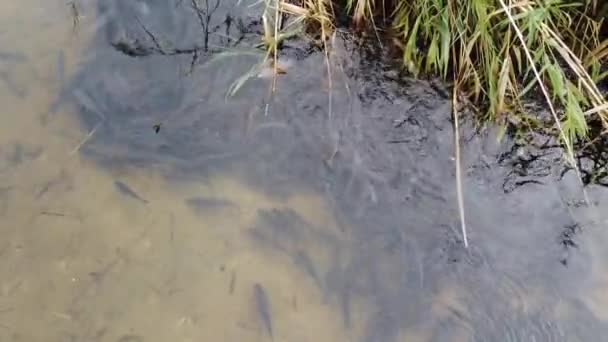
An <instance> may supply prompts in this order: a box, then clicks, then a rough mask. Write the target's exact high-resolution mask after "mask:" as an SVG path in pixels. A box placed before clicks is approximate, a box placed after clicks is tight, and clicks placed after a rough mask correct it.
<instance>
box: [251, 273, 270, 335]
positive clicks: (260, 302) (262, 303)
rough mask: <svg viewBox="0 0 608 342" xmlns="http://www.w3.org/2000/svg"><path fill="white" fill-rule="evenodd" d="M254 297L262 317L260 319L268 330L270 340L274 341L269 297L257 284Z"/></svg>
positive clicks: (254, 288) (254, 287)
mask: <svg viewBox="0 0 608 342" xmlns="http://www.w3.org/2000/svg"><path fill="white" fill-rule="evenodd" d="M253 296H254V299H255V306H256V310H257V312H258V314H259V315H260V319H261V320H262V324H263V325H264V328H265V329H266V333H267V334H268V336H269V337H270V339H273V333H272V318H271V317H270V301H269V300H268V295H266V290H264V288H263V287H262V285H260V284H258V283H256V284H255V285H254V286H253Z"/></svg>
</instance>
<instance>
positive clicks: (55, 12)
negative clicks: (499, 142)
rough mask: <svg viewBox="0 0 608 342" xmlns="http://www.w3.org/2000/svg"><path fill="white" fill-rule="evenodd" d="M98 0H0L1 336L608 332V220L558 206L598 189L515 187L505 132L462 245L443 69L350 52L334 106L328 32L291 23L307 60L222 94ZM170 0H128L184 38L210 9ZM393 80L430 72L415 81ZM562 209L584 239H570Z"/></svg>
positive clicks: (483, 175)
mask: <svg viewBox="0 0 608 342" xmlns="http://www.w3.org/2000/svg"><path fill="white" fill-rule="evenodd" d="M95 3H96V2H95V1H87V2H85V1H83V2H75V4H76V5H77V6H79V7H78V9H79V11H80V12H79V13H78V15H79V18H78V20H77V24H78V26H77V29H76V30H75V28H74V23H75V21H74V18H73V17H72V15H73V14H74V13H73V12H72V11H71V7H70V6H66V5H65V4H64V3H63V2H61V1H42V0H29V1H26V2H25V3H24V2H17V1H13V0H10V1H5V2H3V3H2V4H0V18H1V20H0V23H1V24H0V42H2V44H1V47H0V100H1V101H2V104H3V112H5V113H6V114H5V115H4V116H3V121H2V125H0V236H2V238H1V239H0V340H2V341H5V340H6V341H120V342H129V341H130V342H133V341H171V340H179V341H201V340H202V341H207V340H209V341H269V340H274V341H416V342H417V341H597V340H601V338H602V336H604V335H605V333H606V332H608V322H607V320H608V311H607V310H606V307H608V306H607V305H606V304H608V297H607V296H606V292H605V289H606V287H607V286H608V277H607V274H608V270H607V269H606V263H605V260H607V259H606V253H608V249H607V248H606V247H605V246H607V245H608V244H606V243H604V242H606V240H607V238H608V235H607V233H606V232H605V231H604V230H602V229H601V227H602V226H604V224H603V222H602V221H600V222H595V223H594V224H588V225H585V226H586V227H587V228H585V229H584V230H583V231H582V232H579V231H578V230H573V229H570V230H568V229H569V228H568V227H572V225H573V223H574V224H576V223H578V222H588V221H589V213H588V211H586V210H584V209H580V208H579V209H577V208H573V207H571V206H569V205H567V204H564V203H566V202H568V201H570V200H573V199H575V198H574V197H576V194H578V193H577V192H576V191H567V189H566V190H564V189H562V188H560V187H559V186H561V185H559V186H558V185H557V183H555V182H549V185H547V186H543V187H540V186H539V187H538V188H534V189H533V190H530V189H531V188H521V189H516V190H515V191H512V192H510V193H509V194H505V193H504V192H503V189H502V182H501V181H497V179H501V177H504V175H505V174H508V170H507V171H505V170H503V169H500V168H499V166H498V164H497V163H494V162H491V163H490V164H491V165H490V166H492V167H489V166H488V165H489V164H488V163H487V162H486V164H484V163H483V162H484V161H487V159H488V158H490V157H489V156H492V155H494V154H497V153H494V152H496V151H494V152H488V151H490V150H492V148H494V149H496V147H489V146H488V145H489V144H490V143H488V142H487V141H483V140H482V139H476V140H475V139H474V140H473V141H471V142H470V143H469V145H468V147H467V149H468V151H469V152H468V153H469V154H468V157H467V158H468V160H467V163H468V166H469V168H468V170H469V172H468V175H469V176H468V177H469V178H468V179H467V180H466V182H465V183H467V198H468V199H467V208H468V210H469V212H470V215H469V216H470V227H471V229H472V232H471V233H472V235H471V242H472V247H471V248H470V249H469V250H464V249H463V248H462V243H461V241H460V238H459V236H458V234H457V230H456V229H455V227H456V226H454V224H453V223H454V222H457V220H456V218H457V217H456V216H455V211H454V209H453V185H452V180H453V174H452V169H451V167H452V164H451V163H450V162H449V156H450V153H451V145H450V139H451V136H450V135H449V129H450V126H449V120H448V119H447V118H449V116H448V115H449V107H445V105H444V102H445V101H444V100H442V99H440V98H439V97H438V95H437V94H436V93H435V92H432V91H429V90H427V88H425V87H424V86H423V85H421V84H414V85H413V87H412V85H411V84H410V85H403V84H398V85H397V86H396V87H395V86H394V85H392V83H390V82H389V81H388V79H390V77H389V78H387V79H385V81H386V82H387V83H386V84H387V85H382V84H378V83H374V82H376V81H377V80H378V78H375V77H376V76H374V75H373V74H374V73H375V71H374V70H377V68H378V65H375V64H373V63H371V64H366V63H370V62H369V61H368V60H366V59H365V58H363V57H360V56H359V57H357V55H353V56H352V57H351V55H350V54H348V53H345V54H344V55H343V56H341V57H340V58H345V59H346V60H343V62H344V63H343V64H341V65H342V67H343V70H342V71H343V73H342V74H340V76H339V75H336V79H335V80H334V84H337V85H336V89H335V93H334V96H335V101H336V104H335V105H334V108H335V113H333V115H334V119H331V120H328V119H327V116H326V113H325V112H324V108H325V107H326V106H327V97H326V94H325V93H323V94H322V95H323V96H318V94H319V89H318V88H319V87H318V84H321V83H322V81H323V79H324V76H323V75H322V73H321V72H317V70H318V68H315V67H314V66H315V65H322V63H320V62H322V56H319V55H314V54H313V55H307V54H306V53H302V51H303V50H302V49H300V47H295V48H292V50H289V49H290V48H289V47H287V48H286V49H287V50H288V52H287V53H288V54H290V57H292V58H294V59H295V60H298V62H297V63H300V64H299V65H300V69H298V68H295V67H294V68H293V69H294V70H293V71H292V70H291V69H290V71H289V73H288V75H285V79H289V77H292V80H291V81H292V82H294V80H295V79H300V80H301V83H299V84H300V85H299V86H293V89H292V88H290V86H285V84H289V83H281V84H282V85H283V86H284V87H285V89H284V90H282V91H281V92H279V93H278V94H277V96H276V99H275V102H273V106H272V110H271V111H270V112H269V113H266V114H265V115H264V114H262V115H260V112H259V111H256V109H255V108H254V109H253V110H252V109H251V108H252V107H254V106H252V103H254V102H255V103H256V104H258V103H259V101H258V99H259V98H260V97H258V95H259V94H258V93H265V92H266V90H267V89H266V85H265V84H263V86H261V87H259V89H261V90H259V89H258V88H256V87H255V86H253V87H250V88H245V89H244V90H243V94H241V95H240V97H237V98H235V99H234V101H232V102H228V103H227V102H225V101H224V95H225V89H226V88H227V86H228V85H229V78H228V77H226V75H223V74H222V71H218V70H217V69H204V70H203V69H201V70H203V71H200V72H199V73H198V74H197V73H194V74H193V75H192V77H191V78H189V79H184V78H183V77H182V76H181V75H183V73H178V71H183V70H186V69H188V68H187V66H189V65H190V64H191V62H192V61H191V60H190V57H191V56H177V57H175V58H176V59H168V58H165V57H166V56H151V57H150V59H142V60H138V59H133V58H132V57H131V56H128V57H127V56H120V55H119V54H118V53H117V52H116V51H115V50H114V48H112V47H111V44H108V40H109V41H110V43H111V42H112V39H118V38H121V37H122V38H124V34H125V32H127V33H129V32H131V31H129V30H131V29H134V28H133V27H132V25H134V24H133V22H132V21H128V20H125V21H121V20H119V19H116V18H122V17H120V14H121V13H131V12H130V11H131V10H132V9H133V8H132V7H129V6H131V5H124V4H123V3H120V5H115V4H117V3H119V2H115V1H107V2H105V3H103V4H102V5H100V6H94V4H95ZM178 3H181V2H178ZM184 3H185V2H184ZM113 4H114V5H113ZM167 4H168V2H160V1H140V2H137V6H139V7H137V8H138V9H137V11H136V12H134V13H136V14H138V15H142V16H147V17H146V18H147V19H146V20H147V21H145V22H146V23H147V24H151V23H156V24H157V26H155V27H154V29H156V30H160V31H162V30H163V29H164V30H166V32H165V33H167V34H166V36H165V39H167V40H171V39H173V40H175V39H178V38H183V40H184V46H177V47H173V49H186V48H187V47H188V46H191V47H192V46H198V45H197V44H198V43H197V42H198V40H197V39H199V38H198V37H199V36H198V35H199V34H200V31H199V29H200V28H199V27H197V26H196V25H197V24H196V22H194V24H191V23H190V22H189V21H186V20H184V18H183V16H185V15H186V14H187V15H190V16H192V12H191V11H192V8H188V7H184V8H183V9H178V8H180V7H178V6H177V3H176V4H174V5H175V6H174V7H173V5H171V6H169V5H167ZM87 6H88V7H87ZM113 6H114V7H113ZM121 6H123V7H121ZM227 8H229V9H230V10H234V11H236V12H237V13H240V15H242V16H241V17H242V18H244V20H245V19H247V18H248V17H247V16H246V15H243V10H242V9H241V10H240V12H239V10H236V9H235V8H238V7H234V8H233V7H230V6H228V7H227ZM221 10H224V11H225V10H226V9H225V8H224V9H222V8H220V11H221ZM97 11H99V12H97ZM104 11H105V12H104ZM172 11H174V12H172ZM99 13H102V14H103V15H104V16H103V17H101V19H100V17H98V16H97V14H99ZM193 18H194V19H196V17H193ZM123 19H124V18H123ZM161 19H162V23H163V24H160V23H161V21H160V20H161ZM250 19H251V18H249V20H250ZM155 20H157V22H155ZM221 20H225V16H223V17H222V18H221ZM163 25H167V26H166V27H164V26H163ZM218 25H226V21H223V22H218ZM243 25H246V24H243ZM167 27H168V28H167ZM249 27H250V29H249V31H247V30H242V31H241V33H242V34H246V33H247V32H249V33H250V32H251V31H255V27H256V24H255V23H249ZM137 29H139V28H137ZM193 32H194V33H193ZM226 32H228V33H229V34H234V32H232V31H230V28H226ZM230 32H232V33H230ZM243 32H245V33H243ZM126 36H129V34H126ZM100 37H101V38H100ZM245 40H246V39H245ZM226 41H230V40H229V39H227V38H226V37H221V39H220V38H217V37H216V38H210V39H209V41H208V43H209V46H210V47H213V46H214V45H213V44H219V43H220V42H226ZM189 42H192V44H190V45H188V44H187V43H189ZM337 44H340V43H339V42H338V43H337ZM344 44H347V43H344ZM186 45H188V46H186ZM140 48H142V47H140ZM337 50H338V52H337V54H339V53H340V50H339V49H337ZM149 52H150V51H149ZM152 52H154V51H151V52H150V53H152ZM343 52H344V51H343ZM346 52H348V51H346ZM351 52H352V51H351ZM156 53H158V51H156ZM161 57H162V58H161ZM182 57H183V58H182ZM201 58H202V57H201ZM357 58H361V60H359V61H357ZM176 61H177V62H176ZM356 62H358V63H360V64H362V65H363V68H362V69H353V68H354V67H353V65H354V64H357V63H356ZM244 65H246V63H244V62H243V61H241V60H237V61H235V62H234V64H230V65H229V66H231V68H232V67H233V68H234V69H239V68H241V67H243V66H244ZM185 66H186V67H185ZM161 67H164V68H161ZM184 68H185V69H184ZM349 68H351V69H349ZM338 69H339V68H338ZM311 70H312V71H311ZM353 70H356V72H353ZM366 70H367V71H366ZM368 73H369V74H368ZM176 75H180V76H179V77H178V76H176ZM197 75H198V76H197ZM232 76H234V75H231V77H232ZM230 79H233V78H230ZM210 80H211V81H212V82H210ZM258 81H259V80H258ZM340 82H350V85H349V86H345V87H340ZM211 83H213V86H210V84H211ZM254 84H256V83H254ZM258 84H259V83H258ZM294 84H295V83H294ZM71 87H72V88H71ZM401 87H405V88H407V89H412V88H416V87H418V89H413V90H412V92H411V94H412V95H411V96H413V97H415V99H411V98H408V96H404V95H399V94H401V93H399V91H397V90H395V88H397V89H401ZM408 87H409V88H408ZM66 89H68V90H69V91H66ZM193 90H195V91H193ZM66 93H67V94H69V95H70V96H72V97H73V98H75V100H74V103H70V102H69V101H67V100H66V98H67V99H69V98H70V96H65V94H66ZM353 93H356V94H353ZM354 95H358V96H354ZM262 97H263V96H262ZM438 98H439V99H438ZM58 99H59V101H60V102H61V101H63V102H62V103H61V104H58ZM252 99H255V100H252ZM353 99H354V100H353ZM203 102H204V106H203V105H201V103H203ZM262 107H263V106H262ZM403 108H409V110H408V111H406V113H405V114H404V110H403ZM446 108H447V110H446ZM410 111H411V113H414V114H420V115H409V114H408V113H409V112H410ZM175 113H177V114H179V115H177V114H175ZM201 113H202V114H201ZM345 113H346V114H348V115H345ZM408 115H409V116H408ZM100 120H102V121H103V124H102V125H99V126H98V131H95V132H93V134H91V133H90V132H91V130H93V129H95V127H96V126H97V125H98V123H99V121H100ZM104 120H105V121H104ZM159 122H162V129H161V130H160V131H157V132H154V129H153V126H154V124H157V123H159ZM387 123H388V124H387ZM83 127H84V129H83ZM397 129H399V130H397ZM387 140H390V141H401V142H400V143H395V144H388V145H387V144H386V141H387ZM498 149H499V148H498ZM315 158H316V159H315ZM484 165H485V166H484ZM486 166H488V167H486ZM484 167H486V168H484ZM559 184H566V185H567V184H569V183H564V182H562V183H559ZM592 190H593V191H591V195H592V198H595V199H597V200H598V201H599V202H600V203H608V202H607V199H604V197H605V196H606V194H605V192H602V191H601V189H592ZM562 197H568V198H562ZM571 197H572V198H571ZM595 214H598V213H595ZM596 216H597V215H596ZM600 216H601V214H600ZM564 230H566V231H567V238H568V239H570V241H571V242H568V243H564V242H563V241H562V242H561V244H560V241H558V240H559V238H560V237H562V238H563V236H564V233H563V232H564ZM575 233H576V234H579V235H580V236H577V235H575ZM574 245H576V248H573V249H571V250H569V251H568V253H567V257H568V259H567V260H568V262H567V263H562V262H561V261H563V260H565V257H564V250H563V247H564V246H570V247H572V246H574Z"/></svg>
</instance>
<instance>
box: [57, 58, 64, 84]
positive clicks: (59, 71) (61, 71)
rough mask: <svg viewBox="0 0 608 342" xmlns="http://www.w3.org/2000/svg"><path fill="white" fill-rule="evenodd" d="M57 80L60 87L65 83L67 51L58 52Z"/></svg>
mask: <svg viewBox="0 0 608 342" xmlns="http://www.w3.org/2000/svg"><path fill="white" fill-rule="evenodd" d="M57 82H58V83H59V86H60V87H63V85H64V84H65V53H64V52H63V51H59V53H58V54H57Z"/></svg>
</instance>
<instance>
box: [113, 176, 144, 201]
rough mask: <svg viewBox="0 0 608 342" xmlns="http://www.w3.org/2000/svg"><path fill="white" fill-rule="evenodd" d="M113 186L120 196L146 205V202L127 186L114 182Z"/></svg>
mask: <svg viewBox="0 0 608 342" xmlns="http://www.w3.org/2000/svg"><path fill="white" fill-rule="evenodd" d="M114 186H115V187H116V190H118V192H120V193H121V194H123V195H125V196H128V197H131V198H133V199H136V200H138V201H140V202H142V203H143V204H148V201H147V200H145V199H143V198H141V196H139V195H138V194H137V193H136V192H135V191H133V190H132V189H131V188H130V187H129V186H128V185H127V184H125V183H123V182H121V181H114Z"/></svg>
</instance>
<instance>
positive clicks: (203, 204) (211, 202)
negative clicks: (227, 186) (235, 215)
mask: <svg viewBox="0 0 608 342" xmlns="http://www.w3.org/2000/svg"><path fill="white" fill-rule="evenodd" d="M186 205H187V206H188V207H190V208H191V209H192V210H194V211H204V210H210V209H221V208H228V207H234V206H235V204H234V203H232V202H230V201H228V200H224V199H219V198H213V197H190V198H188V199H186Z"/></svg>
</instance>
